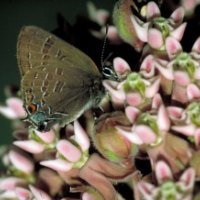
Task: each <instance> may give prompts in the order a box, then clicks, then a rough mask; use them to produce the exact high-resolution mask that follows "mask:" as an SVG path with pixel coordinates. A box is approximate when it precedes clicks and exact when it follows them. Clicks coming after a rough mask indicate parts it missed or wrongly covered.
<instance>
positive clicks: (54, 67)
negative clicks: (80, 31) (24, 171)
mask: <svg viewBox="0 0 200 200" xmlns="http://www.w3.org/2000/svg"><path fill="white" fill-rule="evenodd" d="M17 60H18V65H19V69H20V73H21V93H22V97H23V100H24V108H25V110H26V111H27V120H28V121H29V122H30V123H31V124H32V125H33V126H34V127H35V128H37V129H38V130H40V131H47V130H49V129H50V128H51V127H52V126H53V125H54V124H56V123H59V124H61V125H65V124H68V123H70V122H72V121H73V120H75V119H77V118H78V117H79V116H80V115H81V114H82V113H83V112H84V111H85V110H87V109H89V108H91V107H95V106H97V105H98V104H99V102H100V100H101V99H102V97H103V95H104V93H105V92H104V88H103V86H102V74H101V73H100V72H99V70H98V68H97V67H96V65H95V64H94V62H93V61H92V60H91V59H90V58H89V57H88V56H87V55H85V54H84V53H83V52H81V51H80V50H78V49H77V48H75V47H74V46H72V45H70V44H68V43H67V42H65V41H63V40H61V39H59V38H57V37H56V36H55V35H53V34H51V33H49V32H46V31H44V30H43V29H41V28H38V27H35V26H25V27H23V28H22V29H21V31H20V33H19V36H18V43H17Z"/></svg>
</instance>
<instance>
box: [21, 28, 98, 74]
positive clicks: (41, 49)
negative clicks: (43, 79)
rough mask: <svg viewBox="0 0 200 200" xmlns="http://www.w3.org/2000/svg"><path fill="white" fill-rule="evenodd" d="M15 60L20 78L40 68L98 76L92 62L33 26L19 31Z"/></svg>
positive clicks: (77, 50) (77, 51) (84, 55)
mask: <svg viewBox="0 0 200 200" xmlns="http://www.w3.org/2000/svg"><path fill="white" fill-rule="evenodd" d="M17 60H18V65H19V69H20V72H21V76H23V75H24V74H25V73H26V72H28V71H29V70H31V69H33V68H35V67H40V66H54V65H55V66H56V65H58V63H59V66H60V67H66V68H77V69H79V70H81V71H85V72H87V73H91V74H94V75H97V76H100V73H99V71H98V69H97V67H96V65H95V64H94V62H93V61H92V60H91V59H90V58H89V57H88V56H87V55H86V54H84V53H82V52H81V51H80V50H79V49H77V48H75V47H74V46H72V45H70V44H69V43H67V42H65V41H63V40H61V39H59V38H57V37H56V36H55V35H53V34H51V33H49V32H46V31H44V30H43V29H41V28H38V27H35V26H25V27H23V28H22V29H21V31H20V34H19V36H18V43H17Z"/></svg>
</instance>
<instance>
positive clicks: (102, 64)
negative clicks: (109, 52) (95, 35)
mask: <svg viewBox="0 0 200 200" xmlns="http://www.w3.org/2000/svg"><path fill="white" fill-rule="evenodd" d="M107 34H108V24H107V25H106V34H105V37H104V40H103V47H102V52H101V67H102V69H103V68H104V64H105V61H104V60H103V59H104V53H105V47H106V41H107Z"/></svg>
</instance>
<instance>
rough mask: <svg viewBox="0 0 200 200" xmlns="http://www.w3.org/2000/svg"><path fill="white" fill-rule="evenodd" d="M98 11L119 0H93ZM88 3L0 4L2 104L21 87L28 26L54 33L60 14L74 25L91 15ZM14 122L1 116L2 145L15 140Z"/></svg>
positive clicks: (35, 0) (4, 0)
mask: <svg viewBox="0 0 200 200" xmlns="http://www.w3.org/2000/svg"><path fill="white" fill-rule="evenodd" d="M92 2H94V3H95V5H96V6H97V7H98V8H105V9H107V10H109V11H110V12H111V11H112V8H113V5H114V3H115V2H116V1H115V0H109V1H108V0H101V1H99V0H93V1H92ZM86 3H87V1H86V0H1V1H0V68H1V70H0V103H1V104H4V102H5V94H4V88H5V87H6V86H7V85H10V84H14V85H17V86H19V83H20V76H19V71H18V66H17V61H16V42H17V36H18V33H19V30H20V28H21V27H22V26H24V25H36V26H39V27H42V28H43V29H46V30H48V31H52V30H54V29H55V28H56V27H57V21H56V15H57V13H61V14H62V15H63V16H64V17H65V19H66V20H67V21H68V22H70V24H73V23H75V21H76V16H77V15H84V16H87V9H86ZM11 136H12V129H11V121H9V120H7V119H5V118H4V117H3V116H1V115H0V145H2V144H8V143H11V141H12V137H11Z"/></svg>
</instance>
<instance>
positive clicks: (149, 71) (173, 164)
mask: <svg viewBox="0 0 200 200" xmlns="http://www.w3.org/2000/svg"><path fill="white" fill-rule="evenodd" d="M192 2H193V4H190V6H187V5H189V1H181V5H183V7H178V8H176V9H174V10H173V11H172V13H171V14H170V15H169V16H168V17H164V16H163V15H162V12H161V9H160V8H159V6H161V7H162V2H158V4H156V3H155V2H154V1H150V2H148V3H146V4H142V5H140V4H139V1H132V0H119V1H118V2H117V3H116V5H115V6H114V10H113V15H112V17H113V25H110V27H109V28H108V30H107V40H108V42H109V44H111V45H114V46H115V47H117V46H120V45H124V44H125V43H127V45H128V46H129V48H130V47H131V48H132V49H133V50H135V52H138V54H139V53H140V56H141V58H140V60H138V62H137V64H138V65H139V70H134V68H135V66H132V64H129V62H128V61H127V60H126V59H125V58H123V57H122V56H113V57H109V58H108V60H109V61H108V63H110V64H111V66H112V67H113V69H114V71H115V73H116V75H117V77H118V79H117V80H103V83H102V84H103V86H104V87H105V90H106V91H107V95H106V97H105V98H104V99H103V100H102V102H101V105H100V106H101V111H95V112H96V116H95V117H94V115H93V112H92V111H91V110H89V111H87V112H85V113H84V116H82V119H81V120H79V119H78V120H76V121H74V122H73V123H72V124H68V125H66V127H64V128H63V127H60V126H59V125H58V124H56V125H55V126H54V127H53V128H52V129H51V130H50V131H48V132H46V133H43V132H39V131H37V130H35V129H34V128H31V127H29V125H28V124H27V123H26V122H23V121H21V119H23V118H25V117H26V112H25V111H24V108H23V101H22V100H21V98H20V95H12V96H10V97H9V98H8V99H7V100H6V105H4V106H0V113H1V114H3V115H4V116H5V117H7V118H9V119H11V120H13V127H14V134H13V135H14V139H15V140H14V142H13V145H11V146H9V147H7V148H5V149H4V153H3V154H2V162H3V164H4V165H5V167H6V173H4V174H3V176H2V177H1V178H0V190H1V191H2V192H1V193H0V199H20V200H22V199H23V200H29V199H37V200H43V199H47V200H49V199H52V200H53V199H62V200H65V199H77V200H78V199H82V200H103V199H105V200H114V199H115V200H123V199H124V200H125V199H128V200H129V199H135V200H142V199H145V200H154V199H158V200H165V199H166V200H167V199H174V200H175V199H176V200H180V199H184V200H190V199H195V200H197V199H199V196H200V192H199V191H200V190H199V189H200V188H199V185H198V184H197V180H198V179H199V176H200V167H199V166H200V165H199V163H200V159H199V158H200V150H199V149H200V115H199V113H200V102H199V99H200V84H199V83H200V38H197V39H196V41H194V44H193V45H192V47H191V50H190V52H186V51H184V47H183V46H182V44H181V39H182V38H183V37H184V32H185V30H186V26H187V23H186V22H184V21H183V19H184V16H185V14H186V15H187V16H190V17H191V16H192V14H193V12H194V9H195V6H197V5H198V3H199V2H198V1H192ZM190 3H191V2H190ZM87 7H88V12H89V18H90V20H91V21H92V22H93V23H96V24H97V25H98V26H99V29H98V30H97V29H95V30H94V29H92V28H89V30H88V32H89V33H90V34H91V35H92V37H95V38H97V39H100V40H101V39H103V38H104V35H105V32H106V27H105V26H106V24H107V21H108V20H110V17H111V16H110V14H109V12H108V11H106V10H103V9H97V8H96V7H95V5H94V4H93V3H91V2H89V3H88V4H87ZM114 53H115V52H114Z"/></svg>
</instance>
